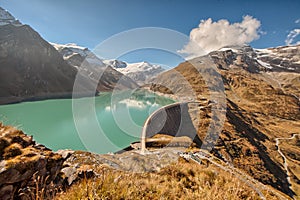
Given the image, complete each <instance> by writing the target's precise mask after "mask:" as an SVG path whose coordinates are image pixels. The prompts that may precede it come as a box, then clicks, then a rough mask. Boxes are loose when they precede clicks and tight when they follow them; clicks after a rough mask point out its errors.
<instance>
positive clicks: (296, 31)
mask: <svg viewBox="0 0 300 200" xmlns="http://www.w3.org/2000/svg"><path fill="white" fill-rule="evenodd" d="M298 35H300V29H298V28H296V29H294V30H292V31H290V33H289V34H288V36H287V38H286V40H285V44H286V45H292V44H293V43H294V40H295V38H296V37H297V36H298ZM294 44H295V43H294ZM296 44H300V41H298V42H297V43H296Z"/></svg>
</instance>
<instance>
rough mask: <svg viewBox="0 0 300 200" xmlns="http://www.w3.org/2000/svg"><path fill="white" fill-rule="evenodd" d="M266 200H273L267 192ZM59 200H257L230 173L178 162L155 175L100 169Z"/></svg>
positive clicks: (250, 190) (212, 167)
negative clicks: (98, 172) (92, 176)
mask: <svg viewBox="0 0 300 200" xmlns="http://www.w3.org/2000/svg"><path fill="white" fill-rule="evenodd" d="M266 197H267V199H277V198H276V197H275V196H272V195H271V194H270V193H268V194H266ZM63 199H70V200H72V199H207V200H211V199H215V200H221V199H222V200H223V199H230V200H237V199H249V200H250V199H260V198H259V196H258V195H257V193H256V192H255V191H254V190H252V189H251V188H249V187H248V186H247V185H246V184H245V183H243V182H241V181H240V180H238V179H237V178H235V177H233V176H232V175H231V174H229V173H227V172H224V171H220V170H219V169H218V168H215V167H214V166H209V167H206V166H200V165H198V164H196V163H193V162H186V161H185V160H183V159H181V160H180V161H179V162H178V163H176V164H172V165H170V166H168V167H166V168H164V169H162V170H161V171H159V172H153V173H131V172H124V171H117V170H114V169H110V168H107V167H102V168H101V172H100V175H99V176H98V177H97V178H94V179H90V180H86V179H85V180H83V181H81V182H79V183H77V184H75V185H73V186H72V187H71V188H70V189H69V190H67V191H66V192H64V193H62V194H59V195H58V196H57V197H56V200H63Z"/></svg>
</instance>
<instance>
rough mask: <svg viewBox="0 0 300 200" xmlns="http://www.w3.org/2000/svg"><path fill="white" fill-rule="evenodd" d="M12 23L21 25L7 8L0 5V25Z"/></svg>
mask: <svg viewBox="0 0 300 200" xmlns="http://www.w3.org/2000/svg"><path fill="white" fill-rule="evenodd" d="M8 24H12V25H15V26H18V25H22V24H21V23H20V22H19V20H17V19H16V18H14V16H12V15H11V14H10V13H9V12H8V11H7V10H5V9H3V8H1V7H0V26H3V25H8Z"/></svg>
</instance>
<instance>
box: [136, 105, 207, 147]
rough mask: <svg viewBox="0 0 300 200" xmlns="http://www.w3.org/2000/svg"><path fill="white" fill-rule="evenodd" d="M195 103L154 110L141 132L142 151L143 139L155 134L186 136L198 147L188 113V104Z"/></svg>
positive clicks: (194, 130)
mask: <svg viewBox="0 0 300 200" xmlns="http://www.w3.org/2000/svg"><path fill="white" fill-rule="evenodd" d="M192 103H194V104H195V103H197V102H185V103H174V104H171V105H168V106H165V107H162V108H160V109H158V110H156V111H155V112H154V113H152V115H150V116H149V117H148V119H147V120H146V122H145V124H144V128H143V131H142V136H141V139H142V151H143V150H145V148H146V144H145V139H146V138H150V137H152V136H154V135H155V134H157V133H161V134H166V135H171V136H174V137H175V136H176V137H179V136H187V137H189V138H191V139H192V140H193V141H194V142H195V143H196V144H197V145H198V146H200V145H201V143H202V142H201V140H200V139H199V137H198V135H197V131H196V128H195V127H194V124H193V122H192V119H191V116H190V113H189V104H192Z"/></svg>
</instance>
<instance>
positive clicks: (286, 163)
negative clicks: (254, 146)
mask: <svg viewBox="0 0 300 200" xmlns="http://www.w3.org/2000/svg"><path fill="white" fill-rule="evenodd" d="M297 135H298V136H299V135H300V134H293V135H292V137H289V138H275V141H276V147H277V152H278V153H279V154H280V156H281V157H282V159H283V167H284V169H285V171H286V175H287V181H288V184H289V188H290V190H291V191H292V188H291V187H292V183H291V173H290V170H289V164H288V162H287V157H286V156H285V155H284V153H283V152H282V151H281V149H280V146H279V145H280V140H293V139H295V137H296V136H297Z"/></svg>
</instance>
